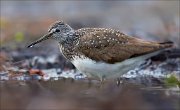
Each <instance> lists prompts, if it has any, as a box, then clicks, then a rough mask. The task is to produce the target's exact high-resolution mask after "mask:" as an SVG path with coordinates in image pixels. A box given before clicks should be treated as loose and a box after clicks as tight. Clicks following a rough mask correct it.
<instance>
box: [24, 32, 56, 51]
mask: <svg viewBox="0 0 180 110" xmlns="http://www.w3.org/2000/svg"><path fill="white" fill-rule="evenodd" d="M52 34H53V33H52V32H49V33H48V34H46V35H44V36H42V37H41V38H39V39H38V40H36V41H34V42H32V43H31V44H30V45H28V46H27V48H30V47H33V46H34V45H35V44H37V43H40V42H42V41H45V40H47V39H49V38H50V37H51V36H52Z"/></svg>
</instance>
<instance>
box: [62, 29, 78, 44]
mask: <svg viewBox="0 0 180 110" xmlns="http://www.w3.org/2000/svg"><path fill="white" fill-rule="evenodd" d="M63 38H64V39H63V40H62V41H59V44H60V45H62V46H73V45H76V43H77V41H78V37H77V36H76V35H75V31H71V32H68V33H66V34H65V35H64V36H63Z"/></svg>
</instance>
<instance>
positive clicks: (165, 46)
mask: <svg viewBox="0 0 180 110" xmlns="http://www.w3.org/2000/svg"><path fill="white" fill-rule="evenodd" d="M159 46H160V48H170V47H173V42H171V41H168V42H160V43H159Z"/></svg>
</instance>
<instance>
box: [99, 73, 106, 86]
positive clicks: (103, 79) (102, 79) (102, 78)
mask: <svg viewBox="0 0 180 110" xmlns="http://www.w3.org/2000/svg"><path fill="white" fill-rule="evenodd" d="M104 81H105V76H104V75H103V76H102V77H101V78H100V85H104Z"/></svg>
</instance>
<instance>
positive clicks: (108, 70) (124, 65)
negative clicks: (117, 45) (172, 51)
mask: <svg viewBox="0 0 180 110" xmlns="http://www.w3.org/2000/svg"><path fill="white" fill-rule="evenodd" d="M159 52H160V51H157V52H153V53H150V54H146V55H143V56H139V57H135V58H131V59H127V60H124V61H122V62H119V63H115V64H108V63H104V62H95V61H93V60H91V59H89V58H87V57H84V58H83V59H81V58H79V57H77V58H74V60H72V63H73V64H74V66H75V67H76V68H77V69H78V70H79V71H81V72H83V73H85V74H86V75H87V76H88V77H95V78H99V79H101V80H102V78H105V79H110V78H117V77H120V76H121V75H123V74H125V73H127V72H128V71H129V70H132V69H134V68H135V67H136V66H138V65H140V64H142V63H143V62H144V61H145V59H147V58H149V57H151V56H154V55H156V54H158V53H159Z"/></svg>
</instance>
